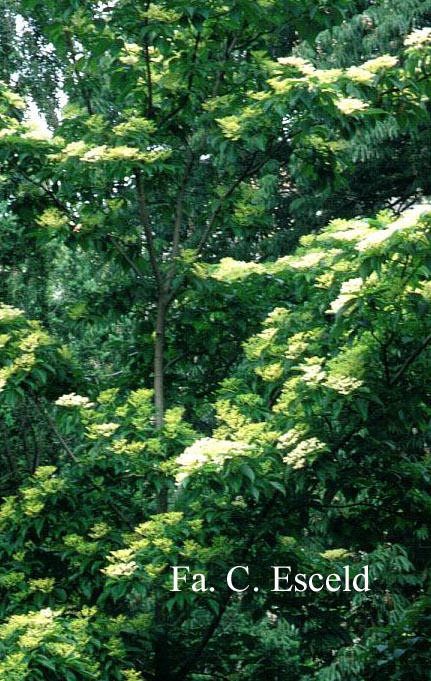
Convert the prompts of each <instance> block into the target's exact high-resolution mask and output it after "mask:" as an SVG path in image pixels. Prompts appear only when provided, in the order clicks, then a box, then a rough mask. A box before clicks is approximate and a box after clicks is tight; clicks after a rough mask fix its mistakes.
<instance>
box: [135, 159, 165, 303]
mask: <svg viewBox="0 0 431 681" xmlns="http://www.w3.org/2000/svg"><path fill="white" fill-rule="evenodd" d="M135 181H136V194H137V198H138V208H139V217H140V220H141V223H142V227H143V229H144V234H145V239H146V242H147V249H148V255H149V258H150V263H151V269H152V270H153V274H154V277H155V279H156V282H157V286H158V288H159V290H160V291H161V290H162V286H163V280H162V275H161V272H160V267H159V262H158V260H157V253H156V249H155V247H154V237H153V233H152V231H151V224H150V216H149V214H148V207H147V201H146V198H145V192H144V187H143V185H142V176H141V171H140V170H139V169H138V168H137V169H136V170H135Z"/></svg>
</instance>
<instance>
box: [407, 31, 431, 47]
mask: <svg viewBox="0 0 431 681" xmlns="http://www.w3.org/2000/svg"><path fill="white" fill-rule="evenodd" d="M430 42H431V28H430V27H429V26H425V27H424V28H415V30H414V31H412V33H410V35H408V36H407V38H406V39H405V40H404V45H406V47H421V46H422V45H425V44H426V43H430Z"/></svg>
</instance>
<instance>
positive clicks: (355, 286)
mask: <svg viewBox="0 0 431 681" xmlns="http://www.w3.org/2000/svg"><path fill="white" fill-rule="evenodd" d="M363 284H364V281H363V279H361V277H356V278H354V279H348V280H347V281H344V282H343V284H342V285H341V290H340V294H339V295H338V296H337V298H336V299H335V300H333V301H332V303H331V305H330V306H329V308H328V309H327V310H326V314H337V312H339V311H340V310H341V309H342V308H343V307H344V306H345V305H346V303H348V302H350V301H351V300H353V299H354V298H355V297H356V294H357V293H358V292H359V291H360V290H361V288H362V286H363Z"/></svg>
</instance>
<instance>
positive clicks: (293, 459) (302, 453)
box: [283, 437, 327, 470]
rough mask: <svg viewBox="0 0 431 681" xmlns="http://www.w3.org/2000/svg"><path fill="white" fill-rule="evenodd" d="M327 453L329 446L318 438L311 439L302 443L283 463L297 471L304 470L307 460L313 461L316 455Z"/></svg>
mask: <svg viewBox="0 0 431 681" xmlns="http://www.w3.org/2000/svg"><path fill="white" fill-rule="evenodd" d="M324 451H327V445H326V444H325V443H324V442H322V441H321V440H319V439H318V438H317V437H310V438H308V439H307V440H303V441H302V442H300V443H299V444H298V445H297V446H296V447H295V448H294V449H292V451H291V452H289V454H287V455H286V456H285V457H284V458H283V461H284V462H285V463H287V464H288V465H289V466H292V468H295V469H296V470H298V469H300V468H304V466H305V465H306V463H307V460H308V461H309V460H310V459H313V458H314V456H315V455H316V454H319V453H320V452H324Z"/></svg>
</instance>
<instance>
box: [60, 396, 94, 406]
mask: <svg viewBox="0 0 431 681" xmlns="http://www.w3.org/2000/svg"><path fill="white" fill-rule="evenodd" d="M55 404H56V405H57V406H58V407H80V408H83V409H89V408H90V407H92V406H93V403H92V402H90V400H89V399H88V397H83V396H82V395H77V394H76V393H68V394H67V395H62V396H61V397H59V398H58V399H57V400H56V401H55Z"/></svg>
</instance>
